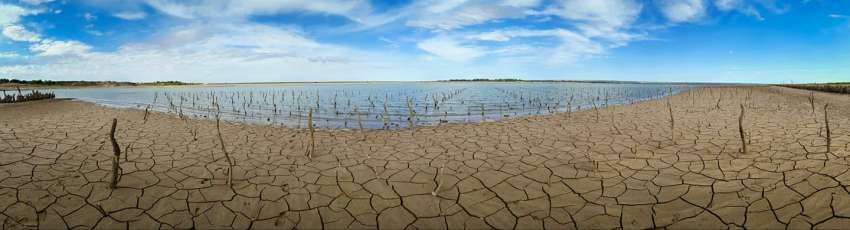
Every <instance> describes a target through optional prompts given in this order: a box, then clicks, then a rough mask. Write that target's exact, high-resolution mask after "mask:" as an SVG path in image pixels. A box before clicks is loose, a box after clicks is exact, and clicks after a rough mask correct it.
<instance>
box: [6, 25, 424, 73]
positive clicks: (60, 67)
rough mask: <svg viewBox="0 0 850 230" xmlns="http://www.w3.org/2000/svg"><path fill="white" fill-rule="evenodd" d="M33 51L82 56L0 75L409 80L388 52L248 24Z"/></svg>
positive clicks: (177, 30)
mask: <svg viewBox="0 0 850 230" xmlns="http://www.w3.org/2000/svg"><path fill="white" fill-rule="evenodd" d="M49 45H52V46H50V47H48V46H49ZM31 48H32V49H34V50H35V51H37V52H42V54H43V55H44V56H46V55H60V54H65V55H70V54H78V55H71V56H65V57H63V58H61V59H52V58H43V59H41V60H40V61H41V62H40V63H32V64H21V65H9V66H0V74H11V75H15V76H22V77H33V78H52V79H90V80H129V81H152V80H173V79H180V80H185V81H201V82H240V81H281V80H284V79H286V80H295V79H301V80H303V79H305V78H310V79H313V80H322V79H325V80H332V79H340V78H350V79H357V78H356V77H358V76H359V75H357V76H355V75H351V74H350V73H352V70H358V71H364V72H369V73H374V74H382V73H389V74H382V76H393V75H395V76H403V73H404V72H403V71H400V70H401V69H405V68H403V67H400V66H404V65H406V64H404V63H403V61H401V60H392V59H389V58H388V57H386V56H385V55H383V54H376V53H370V52H366V51H359V50H353V49H349V48H346V47H341V46H335V45H328V44H323V43H319V42H316V41H314V40H311V39H309V38H307V37H305V36H304V35H303V34H302V33H301V32H299V31H297V30H294V29H282V28H277V27H271V26H263V25H257V24H247V23H237V24H220V23H215V24H212V23H210V24H202V23H198V24H191V25H186V26H181V27H177V28H171V29H168V30H166V31H163V32H162V34H160V35H158V36H157V37H156V38H155V39H153V40H149V41H146V42H144V43H133V44H126V45H123V46H121V47H120V48H119V49H118V50H117V51H114V52H93V51H90V50H89V49H90V48H89V47H88V46H86V45H85V44H82V43H77V42H73V41H72V42H56V41H53V42H50V43H45V44H39V45H34V46H33V47H31ZM396 62H401V63H396ZM410 69H411V68H406V70H408V71H409V70H410ZM246 74H248V75H246ZM236 76H239V77H238V78H235V77H236ZM360 80H366V79H360Z"/></svg>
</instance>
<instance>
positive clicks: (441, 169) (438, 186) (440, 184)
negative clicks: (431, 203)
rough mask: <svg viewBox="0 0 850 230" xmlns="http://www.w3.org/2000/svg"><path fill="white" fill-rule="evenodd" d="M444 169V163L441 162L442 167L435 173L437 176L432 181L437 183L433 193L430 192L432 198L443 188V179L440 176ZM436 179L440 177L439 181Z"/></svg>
mask: <svg viewBox="0 0 850 230" xmlns="http://www.w3.org/2000/svg"><path fill="white" fill-rule="evenodd" d="M444 168H446V162H443V166H442V167H440V170H439V171H438V172H437V175H436V176H434V180H436V181H434V182H435V183H437V187H436V188H434V191H431V195H432V196H437V194H439V193H440V187H443V178H442V177H440V176H441V175H443V169H444ZM437 177H440V178H439V180H438V179H437Z"/></svg>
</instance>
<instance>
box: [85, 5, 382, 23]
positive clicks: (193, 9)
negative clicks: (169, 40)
mask: <svg viewBox="0 0 850 230" xmlns="http://www.w3.org/2000/svg"><path fill="white" fill-rule="evenodd" d="M89 2H90V3H92V4H96V5H101V6H104V7H107V6H109V5H111V4H119V3H123V4H124V5H127V4H126V3H127V2H126V1H118V0H89ZM131 2H135V3H136V4H144V5H147V6H150V7H152V8H154V9H156V10H158V11H160V12H162V13H165V14H168V15H171V16H174V17H180V18H187V19H195V18H228V17H244V16H251V15H267V14H276V13H284V12H293V11H298V10H304V11H311V12H318V13H327V14H335V15H344V16H348V15H353V14H354V13H355V12H357V11H361V10H367V9H368V2H367V1H365V0H353V1H346V0H328V1H311V0H288V1H268V0H198V1H178V0H134V1H131ZM138 8H140V7H136V10H138ZM124 10H126V9H124Z"/></svg>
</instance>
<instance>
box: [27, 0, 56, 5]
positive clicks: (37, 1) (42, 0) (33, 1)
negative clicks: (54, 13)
mask: <svg viewBox="0 0 850 230" xmlns="http://www.w3.org/2000/svg"><path fill="white" fill-rule="evenodd" d="M52 1H54V0H21V2H23V3H27V4H30V5H40V4H43V3H48V2H52Z"/></svg>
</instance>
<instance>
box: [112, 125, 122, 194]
mask: <svg viewBox="0 0 850 230" xmlns="http://www.w3.org/2000/svg"><path fill="white" fill-rule="evenodd" d="M116 126H118V119H115V118H112V128H111V129H110V130H109V141H111V142H112V153H114V155H113V156H112V182H111V183H109V187H110V188H113V189H114V188H116V187H117V186H118V180H119V178H118V168H119V166H118V160H119V159H120V158H119V157H121V147H119V146H118V142H117V141H115V127H116Z"/></svg>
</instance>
